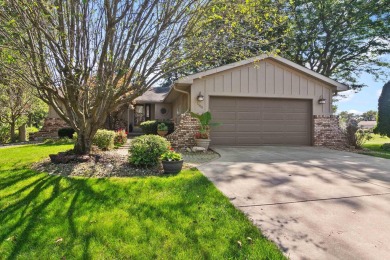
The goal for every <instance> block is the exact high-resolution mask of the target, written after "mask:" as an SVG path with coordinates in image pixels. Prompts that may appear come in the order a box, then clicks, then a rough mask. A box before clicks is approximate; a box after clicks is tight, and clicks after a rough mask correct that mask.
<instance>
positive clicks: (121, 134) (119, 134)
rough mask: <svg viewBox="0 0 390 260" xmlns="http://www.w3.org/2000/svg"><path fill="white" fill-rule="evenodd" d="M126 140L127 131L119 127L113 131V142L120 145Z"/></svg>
mask: <svg viewBox="0 0 390 260" xmlns="http://www.w3.org/2000/svg"><path fill="white" fill-rule="evenodd" d="M126 142H127V133H126V131H125V130H124V129H119V130H118V131H116V132H115V140H114V143H115V145H116V146H122V145H124V144H125V143H126Z"/></svg>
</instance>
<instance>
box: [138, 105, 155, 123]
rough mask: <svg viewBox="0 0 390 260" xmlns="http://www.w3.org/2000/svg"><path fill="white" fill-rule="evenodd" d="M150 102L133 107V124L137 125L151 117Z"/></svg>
mask: <svg viewBox="0 0 390 260" xmlns="http://www.w3.org/2000/svg"><path fill="white" fill-rule="evenodd" d="M150 108H151V106H150V104H144V105H135V108H134V125H135V126H139V125H140V124H141V123H142V122H145V121H148V120H150V119H151V116H150V114H151V113H150Z"/></svg>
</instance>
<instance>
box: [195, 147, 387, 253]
mask: <svg viewBox="0 0 390 260" xmlns="http://www.w3.org/2000/svg"><path fill="white" fill-rule="evenodd" d="M214 149H215V150H216V151H217V152H218V153H220V154H221V158H220V159H218V160H216V161H213V162H211V163H208V164H206V165H203V166H201V167H199V169H200V170H201V171H202V172H203V173H204V174H205V175H206V176H207V177H208V178H209V179H210V180H211V181H212V182H213V183H214V184H215V185H216V186H217V187H218V189H220V190H221V191H222V192H223V193H224V194H225V195H226V196H227V197H228V198H229V199H230V200H231V202H232V203H233V204H234V205H235V206H236V207H237V208H239V209H240V210H242V211H243V212H244V213H246V214H247V215H248V217H249V218H250V219H251V220H252V221H253V222H254V223H255V225H257V226H258V227H259V228H260V229H261V230H262V232H263V234H264V235H265V236H267V237H268V238H269V239H271V240H273V241H274V242H275V243H276V244H277V245H278V246H279V248H280V249H281V250H283V251H284V253H285V255H286V256H287V257H289V258H291V259H390V160H387V159H381V158H375V157H370V156H365V155H358V154H354V153H348V152H339V151H334V150H330V149H326V148H317V147H275V146H262V147H235V148H231V147H214Z"/></svg>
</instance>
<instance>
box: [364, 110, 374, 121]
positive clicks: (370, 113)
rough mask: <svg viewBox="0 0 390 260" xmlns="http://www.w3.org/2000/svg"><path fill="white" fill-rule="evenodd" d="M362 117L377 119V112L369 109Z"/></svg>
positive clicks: (367, 119)
mask: <svg viewBox="0 0 390 260" xmlns="http://www.w3.org/2000/svg"><path fill="white" fill-rule="evenodd" d="M361 117H362V119H363V120H364V121H375V120H376V117H377V112H376V111H374V110H368V111H367V112H364V113H363V114H362V116H361Z"/></svg>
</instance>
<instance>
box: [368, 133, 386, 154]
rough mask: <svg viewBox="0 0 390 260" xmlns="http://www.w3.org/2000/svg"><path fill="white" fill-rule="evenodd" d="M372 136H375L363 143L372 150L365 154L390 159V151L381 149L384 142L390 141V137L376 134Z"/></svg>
mask: <svg viewBox="0 0 390 260" xmlns="http://www.w3.org/2000/svg"><path fill="white" fill-rule="evenodd" d="M371 136H372V137H373V138H372V139H370V140H369V141H367V142H366V143H365V144H364V145H363V147H364V148H367V149H370V150H371V152H369V153H364V154H367V155H372V156H376V157H382V158H386V159H390V151H384V150H382V149H381V146H382V145H383V144H384V143H390V138H388V137H382V136H380V135H375V134H372V135H371Z"/></svg>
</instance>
